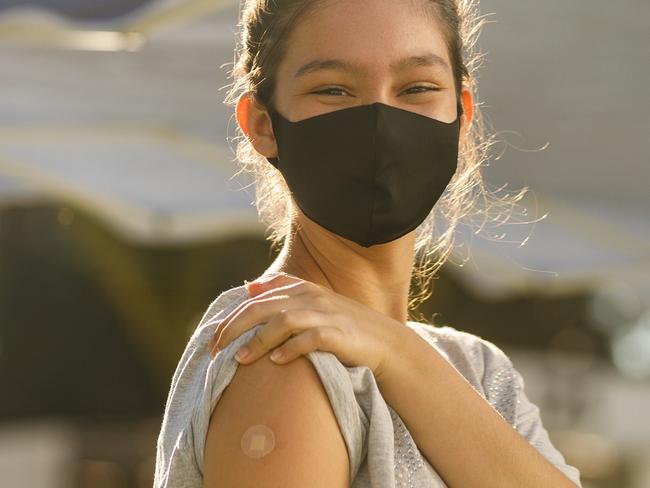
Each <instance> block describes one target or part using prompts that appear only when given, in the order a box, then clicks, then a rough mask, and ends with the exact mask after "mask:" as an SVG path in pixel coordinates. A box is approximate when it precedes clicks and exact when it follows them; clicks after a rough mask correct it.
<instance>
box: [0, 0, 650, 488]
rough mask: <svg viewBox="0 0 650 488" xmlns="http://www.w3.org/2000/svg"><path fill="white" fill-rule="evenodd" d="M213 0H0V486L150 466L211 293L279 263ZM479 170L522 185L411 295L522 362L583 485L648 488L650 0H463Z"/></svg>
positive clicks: (465, 229) (149, 469)
mask: <svg viewBox="0 0 650 488" xmlns="http://www.w3.org/2000/svg"><path fill="white" fill-rule="evenodd" d="M237 8H238V2H236V1H233V0H229V1H226V0H194V1H182V0H169V1H154V0H130V1H127V0H40V1H22V0H0V487H1V488H14V487H16V488H22V487H26V488H27V487H29V488H36V487H38V488H77V487H99V488H103V487H106V488H109V487H110V488H118V487H119V488H127V487H128V488H136V487H138V488H139V487H150V486H151V485H152V480H153V468H154V460H155V442H156V438H157V435H158V431H159V429H160V421H161V418H162V413H163V409H164V404H165V400H166V395H167V392H168V388H169V384H170V381H171V375H172V374H173V371H174V368H175V366H176V363H177V361H178V359H179V358H180V354H181V353H182V351H183V349H184V347H185V344H186V341H187V339H188V338H189V336H190V334H191V333H192V331H193V330H194V328H195V327H196V325H197V324H198V322H199V320H200V318H201V316H202V315H203V313H204V312H205V310H206V308H207V306H208V305H209V303H210V302H211V301H212V300H213V299H214V298H216V296H217V295H218V294H219V293H220V292H221V291H223V290H225V289H227V288H230V287H233V286H238V285H241V284H243V280H244V279H249V280H250V279H253V278H255V277H256V276H258V275H259V274H260V273H261V272H262V271H263V270H264V269H265V268H266V267H267V266H268V265H269V264H270V263H271V262H272V260H273V259H274V257H275V254H274V253H273V252H272V251H271V250H269V246H268V244H267V242H266V241H265V240H264V228H263V227H262V225H261V224H260V222H259V221H258V217H257V214H256V211H255V207H254V206H253V201H254V188H253V187H252V186H250V184H251V182H250V181H248V180H247V179H246V178H245V177H244V176H242V175H238V176H236V177H234V176H233V175H234V174H235V173H236V172H237V169H238V168H237V166H236V163H235V162H234V147H230V146H229V143H228V142H227V140H226V137H228V136H229V137H232V136H234V135H235V134H236V132H235V128H236V121H235V119H234V116H233V113H232V109H231V108H230V107H227V106H226V105H225V104H223V98H224V96H225V93H226V86H227V85H228V84H229V83H230V80H229V79H228V71H229V70H230V68H231V67H232V64H231V63H232V61H233V49H234V46H235V35H236V32H237V27H236V24H237V18H238V12H237ZM481 12H482V13H483V14H485V15H487V19H488V24H487V25H486V26H485V27H484V29H483V34H482V36H481V38H480V39H479V49H480V51H482V52H484V53H485V59H484V62H483V66H482V67H481V68H480V69H479V72H478V77H479V102H480V103H481V104H482V109H483V113H484V116H485V117H486V119H487V120H488V122H489V123H490V124H491V126H492V128H493V130H494V131H496V132H498V140H499V141H500V142H499V143H498V144H497V145H495V147H494V150H493V153H494V157H493V158H492V160H491V161H490V164H489V166H486V167H485V168H484V175H485V178H486V180H487V182H488V183H489V187H490V188H492V189H501V191H502V193H504V192H505V193H507V192H509V191H518V190H520V189H521V188H523V187H528V188H529V189H530V191H529V192H528V194H527V197H526V199H525V200H523V201H522V202H521V204H522V205H523V207H524V208H525V210H523V212H521V213H520V214H519V217H518V218H516V219H511V220H510V221H506V222H504V223H503V224H502V225H498V226H496V227H495V226H493V227H492V228H491V230H490V232H489V233H488V234H483V235H476V234H475V233H474V230H475V228H473V227H471V226H462V227H461V228H459V230H458V232H459V238H460V239H459V242H463V243H464V245H459V246H458V247H457V248H456V249H455V251H454V253H455V254H454V256H453V257H452V258H451V259H450V261H449V262H448V263H447V264H445V266H444V267H443V268H442V270H441V273H440V278H439V279H437V280H435V281H434V282H433V283H434V285H433V286H434V288H433V295H432V297H431V298H430V299H429V300H427V302H426V303H424V304H423V305H422V307H421V309H420V310H421V311H422V312H423V313H424V314H425V316H427V317H431V316H432V315H433V314H434V313H435V314H437V317H436V323H442V324H447V325H451V326H453V327H456V328H458V329H461V330H466V331H469V332H472V333H475V334H477V335H480V336H481V337H484V338H486V339H488V340H490V341H492V342H494V343H495V344H497V345H498V346H499V347H501V348H502V349H503V350H504V351H506V353H507V354H508V355H510V357H511V358H512V360H513V363H514V364H515V367H516V368H517V369H518V370H519V371H520V372H521V373H522V374H523V376H524V378H525V381H526V391H527V393H528V395H529V397H530V398H531V399H532V400H533V401H534V402H535V403H537V404H538V406H539V407H540V409H541V414H542V419H543V421H544V424H545V426H546V428H547V429H548V430H549V434H550V436H551V439H552V440H553V442H554V443H555V445H556V446H557V447H558V449H560V450H561V451H562V452H563V454H564V455H565V457H566V459H567V461H568V462H569V463H570V464H572V465H575V466H577V467H578V468H579V469H580V471H581V473H582V479H583V486H584V487H589V488H606V487H608V488H614V487H616V488H620V487H629V488H648V487H650V420H649V413H648V412H650V220H649V215H650V192H649V191H648V186H649V183H650V164H649V163H650V143H649V140H650V138H649V137H648V135H649V134H650V123H649V122H648V115H647V114H648V106H649V103H648V102H649V99H650V95H648V92H647V87H648V86H650V50H648V45H649V42H648V41H649V40H650V39H649V33H650V28H649V27H650V2H647V0H620V1H618V2H610V1H606V0H576V1H574V2H566V1H561V0H551V1H548V2H538V1H534V0H519V1H517V2H511V1H506V0H483V1H482V2H481Z"/></svg>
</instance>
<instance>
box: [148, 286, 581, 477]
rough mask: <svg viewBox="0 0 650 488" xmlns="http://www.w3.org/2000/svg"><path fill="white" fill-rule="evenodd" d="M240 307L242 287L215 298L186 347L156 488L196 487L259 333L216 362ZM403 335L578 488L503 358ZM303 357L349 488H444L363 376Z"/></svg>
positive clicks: (462, 335)
mask: <svg viewBox="0 0 650 488" xmlns="http://www.w3.org/2000/svg"><path fill="white" fill-rule="evenodd" d="M247 298H248V292H247V290H246V288H245V286H244V285H241V286H237V287H234V288H231V289H229V290H226V291H224V292H223V293H221V294H220V295H219V296H218V297H217V298H216V299H215V300H214V301H213V302H212V303H211V304H210V306H209V307H208V310H207V311H206V312H205V314H204V315H203V318H202V319H201V321H200V322H199V324H198V326H197V328H196V330H195V331H194V333H193V334H192V337H191V338H190V339H189V341H188V344H187V346H186V348H185V351H184V352H183V355H182V357H181V359H180V361H179V363H178V366H177V368H176V371H175V373H174V376H173V378H172V382H171V387H170V389H169V395H168V397H167V403H166V406H165V413H164V417H163V420H162V425H161V429H160V435H159V437H158V443H157V455H156V471H155V479H154V488H199V487H202V486H203V462H204V449H203V448H204V443H205V437H206V434H207V430H208V424H209V421H210V415H211V413H212V410H213V409H214V407H215V405H216V404H217V402H218V401H219V398H220V396H221V393H222V392H223V391H224V389H225V388H226V386H228V384H229V383H230V381H231V380H232V378H233V376H234V374H235V371H236V369H237V367H238V365H239V363H238V362H237V361H236V360H235V358H234V355H235V352H237V349H239V347H240V346H242V345H243V344H244V343H246V342H248V341H249V339H250V338H251V337H252V336H253V335H254V334H256V333H257V331H258V330H259V328H260V327H263V326H264V323H261V324H259V325H256V326H255V327H253V328H252V329H250V330H248V331H246V332H245V333H244V334H242V335H241V336H239V337H238V338H236V339H235V340H233V341H232V342H231V343H230V344H228V346H227V347H226V348H225V349H223V350H222V351H221V352H220V353H219V354H217V356H216V357H215V358H214V359H212V358H211V357H210V352H209V351H208V350H207V344H208V341H209V340H210V338H211V336H212V333H213V332H214V331H215V330H216V328H217V326H218V325H219V323H220V321H221V320H223V319H224V318H225V317H226V316H227V315H228V314H229V313H230V312H231V311H232V310H233V309H234V308H236V307H237V305H238V304H239V303H241V302H243V301H244V300H246V299H247ZM407 326H408V327H410V328H412V329H413V330H414V331H416V332H417V333H418V334H419V335H420V336H421V337H422V338H423V339H425V340H426V341H427V342H428V343H429V344H430V345H431V347H434V348H435V349H436V350H438V351H439V352H440V353H441V354H442V355H443V356H444V357H445V358H446V359H447V360H448V361H449V362H450V363H451V364H452V365H453V366H454V367H455V368H456V369H457V370H458V371H459V372H460V373H461V374H462V375H463V376H464V377H465V378H466V379H467V380H468V381H469V382H470V383H471V384H472V385H473V386H474V388H475V389H476V390H477V391H478V392H479V393H480V394H481V395H482V396H483V397H484V398H486V399H487V400H488V401H489V403H490V404H491V405H492V406H493V407H494V408H495V409H496V410H497V411H498V412H499V413H500V414H501V415H502V416H503V417H504V418H505V419H506V420H507V421H508V422H509V423H510V424H512V425H513V426H514V427H515V428H516V429H517V431H518V432H519V433H520V434H521V435H522V436H523V437H524V438H526V439H527V440H528V441H529V442H530V443H531V445H533V446H534V447H535V448H536V449H537V450H538V451H539V452H540V453H541V454H542V455H544V456H545V457H546V458H547V459H548V460H549V461H550V462H551V463H553V464H554V465H555V466H557V467H558V468H559V469H560V470H562V472H564V473H565V474H566V475H567V476H568V477H569V478H570V479H571V480H573V481H574V482H575V483H576V484H578V485H579V486H582V485H581V483H580V472H579V471H578V469H576V468H575V467H573V466H570V465H568V464H566V462H565V460H564V457H563V456H562V454H561V453H560V452H559V451H558V450H557V449H555V447H554V446H553V445H552V444H551V441H550V440H549V437H548V433H547V431H546V430H545V428H544V427H543V425H542V421H541V419H540V416H539V408H538V407H537V406H536V405H535V404H533V403H531V402H530V401H529V400H528V398H527V397H526V394H525V393H524V381H523V379H522V377H521V375H520V374H519V373H518V372H517V370H515V369H514V368H513V366H512V363H511V361H510V359H509V358H508V357H507V356H506V354H505V353H504V352H503V351H502V350H501V349H499V348H498V347H497V346H495V345H494V344H492V343H491V342H489V341H487V340H485V339H482V338H481V337H479V336H476V335H474V334H470V333H467V332H462V331H459V330H456V329H454V328H452V327H446V326H445V327H434V326H432V325H428V324H422V323H419V322H412V321H409V322H408V323H407ZM306 357H308V358H309V360H310V361H311V362H312V364H313V365H314V367H315V369H316V371H317V373H318V375H319V377H320V379H321V381H322V383H323V386H324V388H325V390H326V392H327V395H328V397H329V400H330V403H331V405H332V408H333V411H334V414H335V417H336V420H337V422H338V425H339V428H340V430H341V433H342V435H343V438H344V441H345V444H346V447H347V450H348V456H349V460H350V480H351V483H350V486H351V487H353V488H399V487H410V486H418V487H432V488H439V487H446V486H447V485H446V484H445V483H444V482H443V480H442V478H440V476H439V475H438V474H437V473H436V471H435V470H434V469H433V467H432V466H431V465H430V464H429V463H428V461H427V459H426V458H425V457H424V456H423V455H422V454H421V453H420V451H419V450H418V448H417V446H416V445H415V442H414V441H413V438H412V437H411V435H410V433H409V431H408V430H407V429H406V427H405V425H404V423H403V422H402V420H401V419H400V417H399V415H397V413H396V412H395V411H394V410H393V409H392V408H391V407H390V406H389V405H388V404H387V403H386V401H385V400H384V398H383V397H382V395H381V392H380V390H379V388H378V387H377V383H376V382H375V377H374V376H373V374H372V371H371V370H370V368H368V367H366V366H357V367H347V366H344V365H343V364H342V363H341V362H340V361H339V360H338V358H337V357H336V355H334V354H332V353H330V352H326V351H312V352H310V353H308V354H307V355H306ZM422 387H423V388H426V387H427V386H426V385H422Z"/></svg>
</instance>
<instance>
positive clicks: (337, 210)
mask: <svg viewBox="0 0 650 488" xmlns="http://www.w3.org/2000/svg"><path fill="white" fill-rule="evenodd" d="M462 110H463V109H462V105H461V104H460V102H458V116H457V118H456V120H455V121H454V122H450V123H447V122H441V121H440V120H436V119H433V118H430V117H427V116H424V115H420V114H418V113H415V112H411V111H409V110H402V109H400V108H397V107H393V106H391V105H386V104H383V103H380V102H376V103H373V104H369V105H360V106H355V107H350V108H346V109H341V110H336V111H334V112H328V113H325V114H321V115H316V116H315V117H310V118H307V119H303V120H300V121H297V122H291V121H289V120H287V119H286V118H284V116H282V115H281V114H280V113H279V112H278V111H277V110H275V109H274V108H271V109H270V110H269V113H270V115H271V120H272V122H273V133H274V135H275V140H276V143H277V146H278V157H277V158H266V159H267V160H268V161H269V162H270V163H271V164H272V165H273V166H275V167H276V168H278V170H280V172H281V173H282V175H283V176H284V178H285V180H286V182H287V186H288V187H289V189H290V190H291V192H292V193H293V196H294V200H295V201H296V204H297V205H298V206H299V207H300V209H301V210H302V211H303V213H304V214H305V215H306V216H307V217H309V218H310V219H311V220H313V221H314V222H316V223H318V224H319V225H321V226H322V227H324V228H326V229H328V230H329V231H331V232H334V233H335V234H338V235H339V236H341V237H345V238H346V239H349V240H351V241H354V242H356V243H358V244H360V245H361V246H364V247H370V246H372V245H374V244H382V243H385V242H390V241H393V240H395V239H397V238H399V237H402V236H403V235H405V234H407V233H409V232H410V231H412V230H413V229H415V228H416V227H417V226H418V225H419V224H420V223H422V222H423V221H424V219H425V218H426V217H427V215H429V213H430V212H431V210H432V208H433V206H434V205H435V203H436V202H437V201H438V199H439V198H440V196H441V195H442V193H443V192H444V190H445V188H446V187H447V185H448V184H449V182H450V181H451V178H452V177H453V175H454V173H455V172H456V166H457V162H458V141H459V134H460V117H461V115H462Z"/></svg>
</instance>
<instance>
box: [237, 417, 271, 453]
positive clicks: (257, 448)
mask: <svg viewBox="0 0 650 488" xmlns="http://www.w3.org/2000/svg"><path fill="white" fill-rule="evenodd" d="M274 447H275V435H273V431H272V430H271V429H269V428H268V427H267V426H266V425H262V424H257V425H253V426H251V427H249V428H248V429H247V430H246V432H244V435H243V436H242V438H241V450H242V452H243V453H244V454H246V455H247V456H248V457H251V458H255V459H258V458H261V457H264V456H266V455H267V454H268V453H270V452H271V451H272V450H273V448H274Z"/></svg>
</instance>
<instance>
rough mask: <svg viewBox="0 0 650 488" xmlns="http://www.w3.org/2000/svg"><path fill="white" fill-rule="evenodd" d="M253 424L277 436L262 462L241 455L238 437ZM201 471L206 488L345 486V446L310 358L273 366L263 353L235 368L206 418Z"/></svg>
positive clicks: (347, 473) (346, 475) (316, 487)
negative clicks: (248, 362) (246, 363)
mask: <svg viewBox="0 0 650 488" xmlns="http://www.w3.org/2000/svg"><path fill="white" fill-rule="evenodd" d="M255 425H263V426H265V427H266V428H268V429H269V430H270V431H271V432H272V434H273V437H274V439H273V442H274V446H273V448H272V450H270V452H268V453H267V454H266V455H264V456H262V457H259V458H255V457H251V456H249V455H246V454H245V453H244V452H243V450H242V435H243V434H244V433H245V432H246V430H247V429H249V428H250V427H252V426H255ZM264 432H267V433H268V431H266V429H265V428H262V433H264ZM260 442H263V441H262V440H260ZM203 473H204V475H203V476H204V477H203V483H204V484H203V486H204V487H205V488H241V487H254V486H268V487H284V488H293V487H295V488H298V487H304V486H310V487H314V488H319V487H323V488H325V487H341V488H342V487H348V486H349V485H350V479H349V477H350V469H349V457H348V452H347V448H346V445H345V442H344V439H343V437H342V435H341V432H340V430H339V426H338V423H337V420H336V417H335V415H334V412H333V410H332V407H331V405H330V401H329V398H328V396H327V393H326V391H325V389H324V387H323V384H322V383H321V380H320V378H319V376H318V374H317V372H316V370H315V369H314V366H313V365H312V364H311V362H310V361H309V359H308V358H306V357H304V356H300V357H298V358H296V359H294V360H293V361H291V362H290V363H287V364H283V365H277V364H275V363H273V362H272V361H271V360H270V359H269V354H268V353H267V354H266V355H264V356H262V357H261V358H259V359H258V360H256V361H255V362H253V363H251V364H248V365H239V366H238V367H237V370H236V372H235V375H234V377H233V378H232V380H231V382H230V384H229V385H228V387H227V388H226V389H225V390H224V391H223V393H222V395H221V398H220V399H219V401H218V403H217V404H216V406H215V407H214V410H213V411H212V414H211V416H210V423H209V427H208V432H207V435H206V439H205V449H204V467H203Z"/></svg>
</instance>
